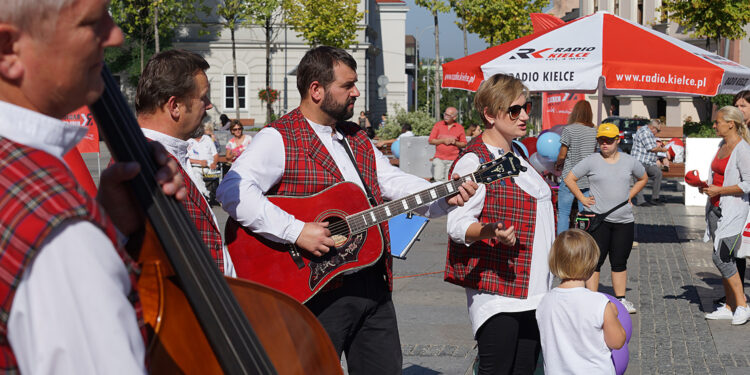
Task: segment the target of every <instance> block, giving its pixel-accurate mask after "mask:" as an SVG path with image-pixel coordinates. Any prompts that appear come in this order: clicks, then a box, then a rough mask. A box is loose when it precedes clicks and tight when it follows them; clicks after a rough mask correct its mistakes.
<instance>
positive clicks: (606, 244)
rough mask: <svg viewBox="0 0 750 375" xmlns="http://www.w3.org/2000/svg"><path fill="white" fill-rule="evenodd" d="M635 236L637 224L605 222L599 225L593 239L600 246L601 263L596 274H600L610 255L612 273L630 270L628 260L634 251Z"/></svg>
mask: <svg viewBox="0 0 750 375" xmlns="http://www.w3.org/2000/svg"><path fill="white" fill-rule="evenodd" d="M634 236H635V223H634V222H633V223H610V222H606V221H605V222H603V223H601V225H599V227H598V228H596V230H594V232H593V233H591V237H594V240H595V241H596V244H597V245H598V246H599V263H598V264H597V265H596V272H600V271H601V269H602V265H603V264H604V260H605V259H607V254H609V264H610V266H611V268H612V272H622V271H625V270H627V269H628V258H629V257H630V251H631V250H633V238H634Z"/></svg>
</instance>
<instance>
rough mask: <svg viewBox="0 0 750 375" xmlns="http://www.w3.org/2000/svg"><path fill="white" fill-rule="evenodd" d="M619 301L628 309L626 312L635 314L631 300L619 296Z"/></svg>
mask: <svg viewBox="0 0 750 375" xmlns="http://www.w3.org/2000/svg"><path fill="white" fill-rule="evenodd" d="M620 303H621V304H622V305H623V306H625V310H628V314H635V312H636V311H637V310H636V309H635V305H633V303H632V302H630V301H628V300H626V299H625V298H620Z"/></svg>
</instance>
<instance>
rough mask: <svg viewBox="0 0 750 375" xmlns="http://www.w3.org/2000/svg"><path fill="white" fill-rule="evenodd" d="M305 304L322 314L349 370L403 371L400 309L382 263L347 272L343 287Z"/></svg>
mask: <svg viewBox="0 0 750 375" xmlns="http://www.w3.org/2000/svg"><path fill="white" fill-rule="evenodd" d="M305 305H306V306H307V307H308V308H309V309H310V310H311V311H312V312H313V314H315V315H316V316H317V317H318V320H319V321H320V323H321V324H322V325H323V328H325V330H326V332H328V336H329V337H330V338H331V341H332V342H333V346H334V347H335V348H336V351H337V352H338V353H339V357H340V356H341V353H342V352H344V353H346V364H347V370H348V371H349V374H378V375H379V374H401V367H402V361H403V359H402V356H401V341H400V339H399V336H398V325H397V324H396V310H395V308H394V307H393V300H392V299H391V292H390V291H388V285H387V284H386V281H385V279H384V276H383V272H382V268H381V267H380V266H373V267H368V268H366V269H364V270H362V271H359V272H357V273H354V274H352V275H346V276H344V285H343V286H342V287H340V288H337V289H334V290H331V291H327V292H320V293H318V294H317V295H316V296H314V297H313V298H311V299H310V300H309V301H308V302H307V303H305Z"/></svg>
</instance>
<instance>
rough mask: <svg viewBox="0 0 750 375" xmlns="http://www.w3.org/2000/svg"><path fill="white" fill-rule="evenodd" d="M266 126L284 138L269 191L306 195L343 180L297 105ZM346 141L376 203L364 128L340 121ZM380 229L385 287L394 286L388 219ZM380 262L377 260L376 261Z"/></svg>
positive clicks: (376, 191)
mask: <svg viewBox="0 0 750 375" xmlns="http://www.w3.org/2000/svg"><path fill="white" fill-rule="evenodd" d="M269 126H271V127H273V128H274V129H276V130H278V131H279V133H281V137H282V139H283V140H284V152H285V155H286V159H285V168H284V174H283V175H282V176H281V180H280V181H279V183H278V184H276V186H273V187H272V188H271V189H269V191H268V194H269V195H287V196H307V195H312V194H315V193H318V192H320V191H322V190H324V189H325V188H327V187H329V186H331V185H333V184H336V183H338V182H342V181H344V177H343V176H342V175H341V171H339V168H338V167H337V166H336V163H335V162H334V161H333V157H331V154H329V153H328V150H326V148H325V146H324V145H323V143H322V142H321V141H320V139H319V138H318V136H317V135H316V134H315V131H313V129H312V128H311V127H310V125H309V124H308V123H307V120H305V117H304V116H303V115H302V112H301V111H300V110H299V108H297V109H295V110H293V111H291V112H289V113H288V114H286V115H284V116H283V117H281V118H280V119H278V120H277V121H274V122H272V123H271V124H270V125H269ZM336 129H338V130H339V131H340V132H341V133H342V134H344V137H345V138H346V140H347V141H348V142H349V145H350V146H351V149H352V154H354V158H355V159H356V160H357V168H359V171H360V173H362V177H363V178H364V183H365V184H367V186H368V187H369V188H370V191H371V192H372V194H373V195H374V198H375V201H376V202H377V204H381V203H383V198H382V197H381V193H380V185H378V177H377V172H376V166H375V153H374V152H373V151H372V144H371V143H370V140H369V139H368V138H367V135H366V134H365V132H364V131H363V130H362V128H360V127H359V126H358V125H357V124H355V123H353V122H342V123H339V124H337V125H336ZM380 229H381V231H382V232H383V237H384V238H383V243H384V246H385V251H384V254H386V255H387V256H384V257H383V258H384V260H385V262H384V266H385V274H386V277H387V279H388V287H389V289H390V290H393V280H392V277H391V276H392V273H391V269H392V268H391V267H392V264H393V260H392V259H391V257H390V253H391V247H390V242H389V238H390V236H389V234H388V223H387V222H385V223H382V224H380ZM379 263H380V262H379ZM337 280H338V281H340V278H338V277H337V278H335V279H333V281H331V282H330V283H329V284H328V285H327V286H326V288H334V287H338V286H341V283H340V282H337Z"/></svg>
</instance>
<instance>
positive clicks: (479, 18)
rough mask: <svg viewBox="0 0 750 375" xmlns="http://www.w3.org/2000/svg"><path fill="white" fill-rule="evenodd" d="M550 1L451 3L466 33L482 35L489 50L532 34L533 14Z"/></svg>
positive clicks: (461, 0)
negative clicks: (464, 26) (464, 25)
mask: <svg viewBox="0 0 750 375" xmlns="http://www.w3.org/2000/svg"><path fill="white" fill-rule="evenodd" d="M548 4H549V1H548V0H509V1H497V0H451V6H452V7H453V10H454V11H455V12H456V15H457V16H458V18H460V19H462V20H465V21H466V30H468V31H469V32H471V33H474V34H477V35H479V36H480V37H481V38H482V39H484V40H485V41H486V42H487V43H488V44H489V45H490V46H495V45H498V44H502V43H505V42H508V41H511V40H513V39H518V38H520V37H522V36H524V35H528V34H530V33H531V32H532V31H533V27H532V25H531V18H530V17H529V14H530V13H538V12H541V11H542V8H544V7H545V6H547V5H548Z"/></svg>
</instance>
